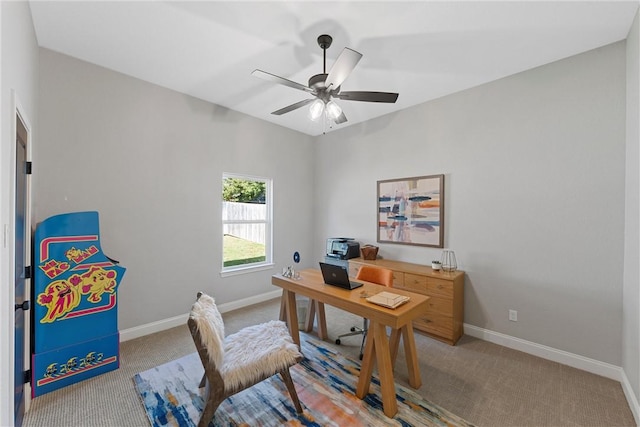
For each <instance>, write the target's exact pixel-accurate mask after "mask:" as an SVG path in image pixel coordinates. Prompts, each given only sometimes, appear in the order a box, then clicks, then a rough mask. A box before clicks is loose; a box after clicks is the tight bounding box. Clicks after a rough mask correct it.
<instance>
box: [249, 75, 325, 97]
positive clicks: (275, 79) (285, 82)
mask: <svg viewBox="0 0 640 427" xmlns="http://www.w3.org/2000/svg"><path fill="white" fill-rule="evenodd" d="M251 75H252V76H256V77H258V78H260V79H262V80H266V81H268V82H272V83H279V84H281V85H285V86H289V87H292V88H294V89H298V90H303V91H305V92H308V93H315V92H314V90H313V89H311V88H310V87H308V86H305V85H303V84H300V83H296V82H294V81H292V80H288V79H285V78H284V77H280V76H276V75H275V74H271V73H267V72H266V71H262V70H253V72H252V73H251Z"/></svg>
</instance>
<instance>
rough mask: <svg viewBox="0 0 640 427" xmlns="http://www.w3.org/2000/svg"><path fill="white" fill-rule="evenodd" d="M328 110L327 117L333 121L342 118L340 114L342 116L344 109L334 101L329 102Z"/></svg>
mask: <svg viewBox="0 0 640 427" xmlns="http://www.w3.org/2000/svg"><path fill="white" fill-rule="evenodd" d="M326 110H327V116H329V118H330V119H332V120H335V119H337V118H338V117H340V114H342V108H340V106H339V105H338V104H336V103H335V102H334V101H329V102H327V106H326Z"/></svg>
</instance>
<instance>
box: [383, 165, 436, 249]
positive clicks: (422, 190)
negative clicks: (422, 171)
mask: <svg viewBox="0 0 640 427" xmlns="http://www.w3.org/2000/svg"><path fill="white" fill-rule="evenodd" d="M377 216H378V221H377V227H378V242H380V243H399V244H405V245H417V246H431V247H434V248H441V247H443V245H444V175H429V176H418V177H413V178H403V179H389V180H385V181H378V214H377Z"/></svg>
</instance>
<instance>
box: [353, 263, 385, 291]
mask: <svg viewBox="0 0 640 427" xmlns="http://www.w3.org/2000/svg"><path fill="white" fill-rule="evenodd" d="M356 279H359V280H364V281H365V282H372V283H377V284H379V285H384V286H388V287H390V288H391V287H393V271H391V270H389V269H387V268H379V267H370V266H368V265H363V266H362V267H360V270H358V275H357V276H356Z"/></svg>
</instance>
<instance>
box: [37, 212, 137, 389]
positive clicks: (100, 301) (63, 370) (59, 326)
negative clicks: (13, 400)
mask: <svg viewBox="0 0 640 427" xmlns="http://www.w3.org/2000/svg"><path fill="white" fill-rule="evenodd" d="M34 248H35V249H34V255H35V256H34V261H33V262H34V265H35V268H34V270H35V272H34V285H33V296H32V297H33V299H32V301H34V303H33V314H32V315H33V318H32V323H31V324H32V325H33V330H32V340H33V341H32V352H33V354H32V360H31V384H32V397H36V396H40V395H42V394H45V393H48V392H50V391H53V390H57V389H59V388H62V387H65V386H68V385H70V384H73V383H76V382H79V381H82V380H85V379H88V378H91V377H94V376H97V375H100V374H103V373H105V372H109V371H113V370H115V369H117V368H118V367H119V366H120V334H119V333H118V312H117V290H118V284H119V283H120V281H121V280H122V276H124V272H125V269H124V268H122V267H120V266H118V265H116V264H117V261H114V260H112V259H110V258H109V257H107V256H106V255H105V254H104V253H103V252H102V250H101V248H100V233H99V229H98V212H76V213H68V214H63V215H56V216H52V217H50V218H48V219H46V220H45V221H43V222H42V223H40V224H39V225H38V227H37V228H36V232H35V237H34Z"/></svg>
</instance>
